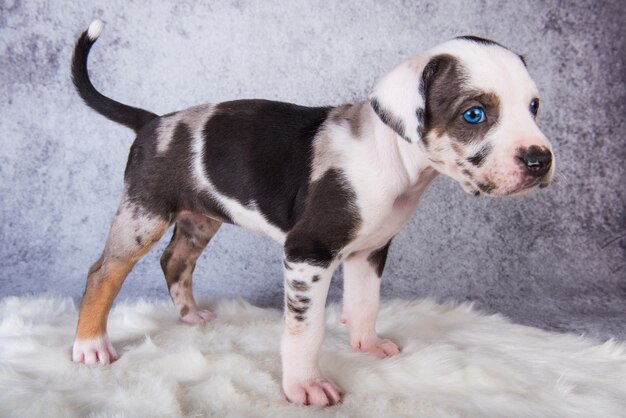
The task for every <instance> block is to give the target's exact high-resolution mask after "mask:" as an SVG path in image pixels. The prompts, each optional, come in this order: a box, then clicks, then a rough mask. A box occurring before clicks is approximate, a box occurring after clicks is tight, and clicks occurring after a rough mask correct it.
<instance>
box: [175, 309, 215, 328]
mask: <svg viewBox="0 0 626 418" xmlns="http://www.w3.org/2000/svg"><path fill="white" fill-rule="evenodd" d="M180 319H182V320H183V321H184V322H186V323H188V324H194V325H195V324H204V323H206V322H209V321H211V320H212V319H215V315H213V313H212V312H211V311H209V310H206V309H197V310H194V311H189V312H188V313H187V314H186V315H185V316H183V317H181V318H180Z"/></svg>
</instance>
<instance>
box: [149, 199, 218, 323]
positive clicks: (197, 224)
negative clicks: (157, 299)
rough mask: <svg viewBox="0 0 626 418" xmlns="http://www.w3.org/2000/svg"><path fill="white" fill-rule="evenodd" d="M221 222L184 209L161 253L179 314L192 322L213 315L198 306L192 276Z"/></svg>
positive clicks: (162, 264)
mask: <svg viewBox="0 0 626 418" xmlns="http://www.w3.org/2000/svg"><path fill="white" fill-rule="evenodd" d="M220 225H221V222H219V221H216V220H214V219H211V218H209V217H206V216H204V215H200V214H195V213H191V212H183V213H180V214H179V215H178V217H177V218H176V228H175V229H174V235H173V236H172V241H171V242H170V244H169V245H168V246H167V248H166V249H165V251H164V252H163V255H162V256H161V267H162V268H163V273H164V274H165V279H166V280H167V287H168V288H169V291H170V296H171V297H172V301H174V305H176V309H177V310H178V312H179V314H180V317H181V319H182V320H183V321H185V322H187V323H190V324H200V323H204V322H207V321H210V320H211V319H213V314H212V313H211V312H210V311H208V310H205V309H198V306H197V305H196V301H195V299H194V297H193V289H192V282H191V280H192V275H193V271H194V269H195V267H196V261H197V260H198V257H200V254H201V253H202V250H204V248H205V247H206V246H207V244H208V243H209V241H210V240H211V238H213V236H214V235H215V234H216V233H217V230H218V229H219V227H220Z"/></svg>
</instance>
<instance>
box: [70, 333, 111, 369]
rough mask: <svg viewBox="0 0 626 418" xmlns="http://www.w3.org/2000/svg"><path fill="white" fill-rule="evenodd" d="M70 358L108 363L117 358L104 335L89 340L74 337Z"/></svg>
mask: <svg viewBox="0 0 626 418" xmlns="http://www.w3.org/2000/svg"><path fill="white" fill-rule="evenodd" d="M72 360H73V361H75V362H76V363H85V364H96V363H100V364H109V363H112V362H114V361H115V360H117V353H116V352H115V349H114V348H113V345H112V344H111V341H109V337H107V336H106V335H103V336H101V337H97V338H93V339H89V340H84V339H76V340H74V347H73V348H72Z"/></svg>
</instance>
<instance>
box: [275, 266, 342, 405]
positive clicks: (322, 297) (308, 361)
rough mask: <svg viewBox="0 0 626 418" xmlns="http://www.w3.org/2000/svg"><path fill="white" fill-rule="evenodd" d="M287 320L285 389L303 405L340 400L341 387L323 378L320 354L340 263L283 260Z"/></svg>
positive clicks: (291, 397)
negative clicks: (330, 292) (329, 296)
mask: <svg viewBox="0 0 626 418" xmlns="http://www.w3.org/2000/svg"><path fill="white" fill-rule="evenodd" d="M283 265H284V277H285V321H286V327H285V331H284V334H283V338H282V343H281V358H282V366H283V390H284V391H285V394H286V395H287V398H288V399H289V400H290V401H291V402H294V403H296V404H300V405H318V406H327V405H334V404H336V403H338V402H339V401H340V400H341V394H340V391H339V389H338V388H337V387H336V386H335V385H334V384H333V383H332V382H331V381H329V380H327V379H325V378H323V377H322V375H321V372H320V369H319V365H318V357H319V351H320V347H321V345H322V341H323V339H324V310H325V306H326V296H327V294H328V286H329V284H330V280H331V278H332V275H333V271H334V270H335V268H336V266H337V262H331V263H329V264H328V265H327V266H326V267H319V266H316V265H315V263H314V261H310V262H308V261H307V262H289V261H288V260H287V259H285V260H284V263H283Z"/></svg>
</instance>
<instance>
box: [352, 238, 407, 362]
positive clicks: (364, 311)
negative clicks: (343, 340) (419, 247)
mask: <svg viewBox="0 0 626 418" xmlns="http://www.w3.org/2000/svg"><path fill="white" fill-rule="evenodd" d="M390 243H391V241H390V242H389V243H387V244H386V245H385V246H383V247H382V248H379V249H377V250H374V251H360V252H356V253H353V254H350V255H349V256H348V257H347V258H346V260H345V261H344V264H343V281H344V288H343V315H342V322H343V323H345V324H347V325H348V329H349V332H350V345H351V346H352V348H354V349H356V350H360V351H365V352H367V353H371V354H373V355H375V356H377V357H380V358H383V357H388V356H393V355H396V354H398V353H399V352H400V349H399V348H398V346H397V345H396V344H395V343H393V342H392V341H390V340H384V339H380V338H378V336H377V335H376V329H375V326H376V317H377V316H378V307H379V305H380V278H381V276H382V273H383V269H384V267H385V261H386V260H387V251H388V249H389V244H390Z"/></svg>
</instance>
